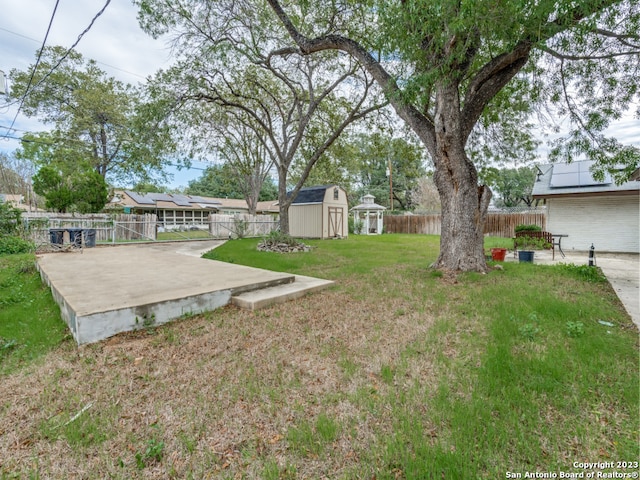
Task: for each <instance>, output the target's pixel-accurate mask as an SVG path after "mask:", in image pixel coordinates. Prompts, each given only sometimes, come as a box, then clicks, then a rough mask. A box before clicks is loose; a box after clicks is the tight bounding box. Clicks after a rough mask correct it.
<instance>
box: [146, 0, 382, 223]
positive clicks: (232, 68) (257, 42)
mask: <svg viewBox="0 0 640 480" xmlns="http://www.w3.org/2000/svg"><path fill="white" fill-rule="evenodd" d="M134 3H136V4H137V5H138V6H139V7H140V16H139V18H140V21H141V25H142V27H143V29H144V30H145V31H147V32H148V33H150V34H152V35H155V36H158V35H161V34H166V33H172V34H174V44H173V47H174V51H175V52H177V53H178V55H179V56H180V59H179V61H178V62H176V64H175V66H174V67H173V68H172V69H171V70H170V71H168V72H163V73H161V74H159V75H157V76H156V80H155V88H156V90H155V91H156V92H157V96H158V97H157V98H163V94H162V92H163V91H164V98H169V99H171V98H173V99H174V100H175V103H176V109H175V110H176V117H175V118H177V119H179V120H182V124H183V125H184V128H180V129H179V130H180V131H183V132H185V133H186V135H191V138H195V139H196V140H197V141H199V144H200V145H204V148H205V150H206V151H208V152H211V151H214V150H215V149H216V148H217V147H218V145H216V144H215V140H216V139H215V138H211V136H210V133H211V129H210V128H209V129H207V128H206V126H207V123H206V120H207V116H208V117H210V119H211V120H210V123H209V124H210V125H211V124H212V123H213V122H215V121H216V119H218V118H220V116H231V117H234V121H233V122H230V123H233V125H234V128H235V126H237V125H238V124H241V125H243V127H245V128H246V129H248V130H250V131H251V132H252V133H253V136H254V140H255V141H256V142H259V143H260V144H261V145H262V147H263V148H264V149H265V151H266V158H268V159H269V160H270V161H272V162H273V163H274V166H275V170H276V172H277V175H278V205H279V209H280V217H279V218H280V230H281V232H283V233H288V232H289V216H288V209H289V206H290V205H291V203H292V202H293V200H294V199H295V198H296V196H297V194H298V191H299V190H300V188H302V186H303V185H304V184H305V181H306V179H307V177H308V175H309V174H310V172H311V171H312V169H313V168H314V166H315V164H316V163H317V162H318V161H319V160H320V158H321V157H322V156H323V155H324V154H325V152H327V150H328V149H329V148H330V147H331V145H332V144H333V143H334V142H335V141H336V140H337V139H338V138H339V136H340V135H341V134H342V132H343V131H344V130H345V129H346V128H347V127H348V126H349V125H351V124H353V123H354V122H356V121H359V120H362V119H364V118H365V117H367V116H368V115H369V114H370V113H372V112H375V111H377V110H378V109H379V108H381V107H382V106H383V105H385V104H386V102H385V101H384V99H382V98H379V97H375V96H372V95H370V93H371V92H372V91H373V88H372V87H373V80H372V78H371V77H370V75H369V74H367V73H366V71H365V70H364V69H363V68H362V67H361V66H360V65H358V63H357V62H355V61H354V60H353V59H351V58H350V57H348V56H346V55H342V54H339V53H336V52H326V53H325V54H322V55H318V56H314V57H313V58H312V57H307V56H301V55H298V54H293V55H291V54H290V53H287V52H284V54H283V55H280V54H279V53H278V52H277V51H276V50H278V48H279V47H280V46H282V47H288V46H289V44H290V41H289V40H288V38H287V35H286V31H284V29H283V28H282V26H281V25H280V24H279V22H278V21H277V19H276V18H275V17H273V16H272V15H269V11H268V10H266V9H265V8H264V6H261V5H254V4H252V3H244V2H236V1H233V0H229V1H227V0H223V1H218V2H206V1H202V0H172V1H169V2H165V1H158V0H136V1H135V2H134ZM377 100H379V101H377ZM220 112H223V113H222V114H220ZM181 113H182V114H181ZM180 114H181V115H180ZM225 123H227V122H226V121H225ZM203 127H205V128H203ZM212 143H214V145H212ZM238 147H240V146H238ZM293 169H296V171H297V172H298V174H297V181H296V183H295V185H291V184H290V181H289V174H290V172H291V171H292V170H293Z"/></svg>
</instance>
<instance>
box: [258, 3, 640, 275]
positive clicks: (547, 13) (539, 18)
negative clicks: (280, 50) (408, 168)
mask: <svg viewBox="0 0 640 480" xmlns="http://www.w3.org/2000/svg"><path fill="white" fill-rule="evenodd" d="M267 3H268V4H269V5H270V7H271V8H272V11H273V12H274V13H275V15H277V17H278V18H279V20H280V21H281V23H282V25H283V26H284V27H285V28H286V29H287V31H288V33H289V35H290V37H291V39H292V41H293V42H294V43H295V46H293V47H291V49H290V51H291V52H299V53H302V54H305V55H315V54H317V53H318V52H325V51H327V50H329V51H334V50H338V51H343V52H346V53H348V54H350V55H351V56H353V58H356V59H357V60H358V61H359V62H360V64H361V65H363V66H364V68H366V69H367V71H368V72H369V73H370V74H371V75H372V76H373V77H374V78H375V79H376V82H377V83H378V85H379V86H380V87H382V89H383V90H384V92H385V94H386V96H387V98H388V99H389V100H390V102H391V104H392V105H393V107H394V109H395V111H396V112H397V114H398V115H399V116H400V118H402V120H404V122H405V123H406V124H407V125H408V126H410V127H411V129H412V130H413V131H414V132H415V133H416V134H417V135H418V137H419V138H420V140H421V142H422V143H423V144H424V146H425V148H426V149H427V150H428V152H429V155H430V157H431V159H432V160H433V164H434V168H435V171H434V177H433V178H434V181H435V184H436V186H437V188H438V192H439V194H440V199H441V204H442V235H441V243H440V247H441V248H440V255H439V257H438V260H437V261H436V263H435V266H436V267H438V268H442V269H448V270H477V271H486V269H487V266H486V262H485V260H484V253H483V232H484V223H485V220H486V213H487V208H488V206H489V203H490V201H491V191H490V189H489V188H488V187H487V186H484V185H479V184H478V171H477V168H476V164H475V163H474V162H477V161H479V160H480V158H481V157H482V155H481V154H482V153H483V152H487V151H489V152H491V151H492V150H493V149H494V147H493V146H491V143H490V140H491V137H490V136H488V135H483V131H489V130H491V131H492V132H493V133H494V134H495V138H496V139H497V140H498V141H499V142H502V143H503V144H506V146H510V148H509V150H511V151H514V152H518V151H520V152H524V153H526V152H530V151H531V139H532V135H531V133H530V131H528V127H530V126H531V125H532V123H533V122H532V121H531V118H532V115H533V114H534V113H536V114H538V115H545V114H546V115H547V117H551V116H554V117H556V116H558V115H566V117H567V119H568V121H569V122H570V124H571V126H572V129H571V132H570V134H569V136H568V137H566V138H565V139H563V140H561V141H559V142H558V146H557V148H556V150H555V151H556V152H557V153H558V154H562V155H563V156H564V158H566V159H568V160H571V159H572V158H574V157H575V156H576V155H578V154H579V153H580V154H584V155H587V156H588V157H589V158H591V159H594V160H597V162H598V163H597V168H598V169H599V170H600V171H602V170H603V169H611V168H613V167H614V166H615V168H614V170H615V172H614V173H619V174H620V176H624V175H628V173H629V172H630V171H632V170H634V169H635V168H637V166H638V163H639V158H640V154H639V150H638V148H637V147H635V146H633V145H624V144H622V143H621V142H619V141H618V140H617V139H615V138H610V137H608V136H607V135H606V128H607V126H608V125H609V124H610V122H611V121H612V120H615V119H617V118H619V117H620V116H621V115H622V113H623V112H625V111H627V110H628V109H629V108H630V106H631V105H632V104H633V102H637V101H638V95H639V89H638V79H639V78H640V76H639V75H638V70H639V63H640V62H639V59H640V55H639V52H640V34H639V33H638V32H640V11H639V10H640V7H639V6H638V2H636V1H632V0H604V1H603V0H578V1H567V0H549V1H542V2H535V3H532V2H529V1H520V0H498V1H495V0H490V1H489V0H488V1H485V0H469V1H462V2H460V1H459V0H455V1H454V0H442V1H438V2H432V1H429V0H401V1H392V2H388V1H382V0H379V1H378V0H374V1H371V2H358V3H356V2H348V3H344V2H329V3H326V2H309V1H307V0H304V1H303V0H300V1H295V0H284V1H279V0H267ZM509 144H510V145H509ZM474 152H475V153H476V155H474ZM619 166H622V167H623V168H622V171H620V170H619Z"/></svg>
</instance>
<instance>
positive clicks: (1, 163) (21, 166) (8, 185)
mask: <svg viewBox="0 0 640 480" xmlns="http://www.w3.org/2000/svg"><path fill="white" fill-rule="evenodd" d="M34 173H35V167H34V164H33V162H31V161H29V160H27V159H22V158H18V157H17V156H16V152H12V153H9V154H7V153H3V152H0V193H8V194H12V195H22V196H23V197H24V199H25V202H26V203H27V204H28V205H29V206H30V207H32V208H37V207H38V198H37V197H36V195H34V193H33V189H32V188H31V177H32V176H33V174H34ZM40 203H41V204H43V205H44V202H43V200H40Z"/></svg>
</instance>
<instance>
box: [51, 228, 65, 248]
mask: <svg viewBox="0 0 640 480" xmlns="http://www.w3.org/2000/svg"><path fill="white" fill-rule="evenodd" d="M49 239H50V241H51V243H52V244H54V245H62V244H63V243H64V229H62V228H50V229H49Z"/></svg>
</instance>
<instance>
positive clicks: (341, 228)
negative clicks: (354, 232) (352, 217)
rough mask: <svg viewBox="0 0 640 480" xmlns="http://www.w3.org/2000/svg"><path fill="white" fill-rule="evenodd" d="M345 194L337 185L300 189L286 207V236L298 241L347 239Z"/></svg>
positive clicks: (347, 225) (346, 201) (347, 207)
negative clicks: (287, 232) (287, 213)
mask: <svg viewBox="0 0 640 480" xmlns="http://www.w3.org/2000/svg"><path fill="white" fill-rule="evenodd" d="M348 217H349V202H348V199H347V192H346V190H345V189H344V188H342V187H339V186H337V185H323V186H317V187H305V188H302V189H300V191H299V192H298V196H297V197H296V198H295V200H294V201H293V203H292V204H291V206H290V207H289V233H290V234H291V236H292V237H298V238H346V237H348V236H349V218H348Z"/></svg>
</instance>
